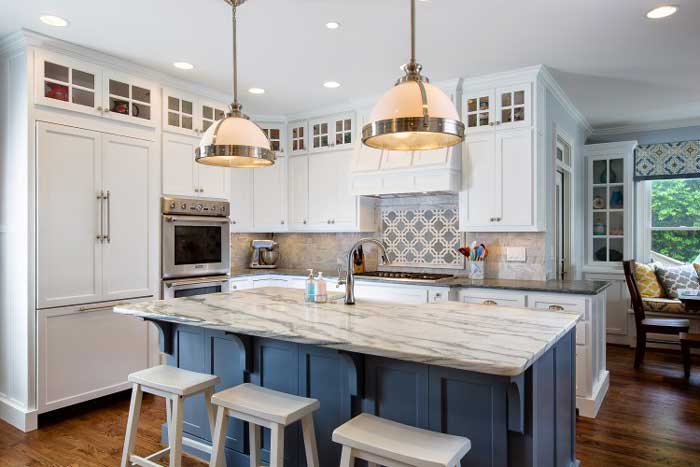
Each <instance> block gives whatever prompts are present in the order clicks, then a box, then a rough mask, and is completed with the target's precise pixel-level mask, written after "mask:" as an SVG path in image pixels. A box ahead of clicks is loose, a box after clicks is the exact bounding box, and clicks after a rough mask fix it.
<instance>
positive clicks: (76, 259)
mask: <svg viewBox="0 0 700 467" xmlns="http://www.w3.org/2000/svg"><path fill="white" fill-rule="evenodd" d="M100 140H101V136H100V134H99V133H96V132H93V131H87V130H81V129H77V128H72V127H66V126H62V125H54V124H50V123H43V122H40V123H37V139H36V141H37V158H38V176H37V178H38V180H37V237H38V239H37V243H38V246H37V247H38V248H37V249H38V255H37V277H38V285H37V289H38V290H37V307H38V308H48V307H56V306H63V305H76V304H81V303H90V302H95V301H99V299H100V296H101V294H102V290H101V284H102V277H101V274H102V257H101V252H102V243H101V242H102V240H101V235H103V233H104V230H103V226H102V225H101V223H100V220H101V215H102V219H104V217H103V216H104V211H102V209H103V207H104V206H103V203H102V200H100V199H98V196H99V195H100V190H101V189H102V188H101V185H102V181H101V173H102V168H101V167H100V165H101V161H100ZM98 236H100V238H98Z"/></svg>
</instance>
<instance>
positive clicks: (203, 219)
mask: <svg viewBox="0 0 700 467" xmlns="http://www.w3.org/2000/svg"><path fill="white" fill-rule="evenodd" d="M163 218H164V219H165V220H166V221H167V222H172V223H175V222H195V223H204V222H213V223H217V224H230V223H231V220H230V219H229V218H228V217H213V216H212V217H209V216H163Z"/></svg>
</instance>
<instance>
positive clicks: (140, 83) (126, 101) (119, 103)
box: [102, 71, 159, 126]
mask: <svg viewBox="0 0 700 467" xmlns="http://www.w3.org/2000/svg"><path fill="white" fill-rule="evenodd" d="M103 76H104V87H103V90H104V97H103V104H102V107H103V110H104V112H105V116H108V117H110V118H113V119H116V120H122V121H128V122H132V123H139V124H141V125H148V126H156V125H158V123H159V119H158V112H157V109H158V105H159V101H158V94H159V93H158V90H157V87H156V86H154V85H153V84H152V83H149V82H147V81H144V80H141V79H139V78H136V77H134V76H129V75H124V74H121V73H118V72H115V71H105V72H104V74H103Z"/></svg>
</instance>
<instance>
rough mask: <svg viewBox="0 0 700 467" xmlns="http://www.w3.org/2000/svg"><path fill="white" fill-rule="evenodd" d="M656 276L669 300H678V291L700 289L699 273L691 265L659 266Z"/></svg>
mask: <svg viewBox="0 0 700 467" xmlns="http://www.w3.org/2000/svg"><path fill="white" fill-rule="evenodd" d="M656 275H657V277H658V278H659V281H660V282H661V285H662V286H663V288H664V291H665V292H666V295H667V296H668V297H669V298H678V289H700V283H698V273H697V272H695V268H693V266H691V265H690V264H684V265H683V266H670V267H666V266H657V267H656Z"/></svg>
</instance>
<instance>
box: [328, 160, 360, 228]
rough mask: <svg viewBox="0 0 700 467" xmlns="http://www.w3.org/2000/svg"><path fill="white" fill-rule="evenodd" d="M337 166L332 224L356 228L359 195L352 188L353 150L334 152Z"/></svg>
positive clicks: (337, 226)
mask: <svg viewBox="0 0 700 467" xmlns="http://www.w3.org/2000/svg"><path fill="white" fill-rule="evenodd" d="M333 159H334V163H333V165H334V167H335V193H336V195H335V203H334V205H333V206H332V208H333V212H332V215H331V226H332V227H333V228H336V229H341V228H354V227H355V226H356V218H357V196H354V195H353V194H352V191H351V190H350V175H351V172H350V168H351V166H352V151H341V152H336V153H334V154H333Z"/></svg>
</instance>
